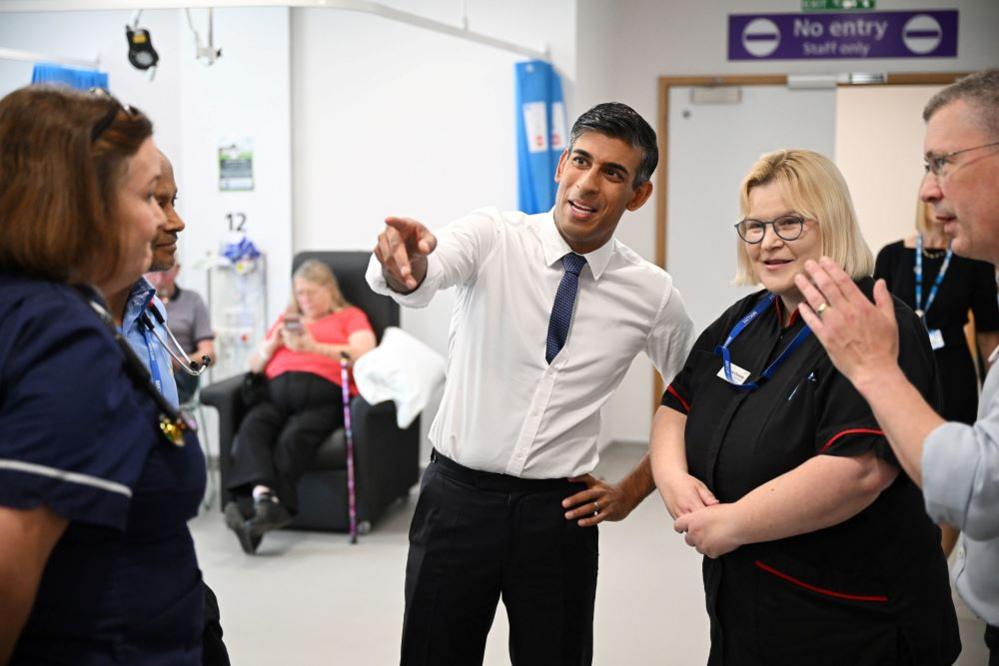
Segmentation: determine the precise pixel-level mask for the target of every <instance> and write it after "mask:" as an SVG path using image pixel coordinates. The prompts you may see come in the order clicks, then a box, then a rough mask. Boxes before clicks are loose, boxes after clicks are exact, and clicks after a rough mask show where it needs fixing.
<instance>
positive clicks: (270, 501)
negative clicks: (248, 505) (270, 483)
mask: <svg viewBox="0 0 999 666" xmlns="http://www.w3.org/2000/svg"><path fill="white" fill-rule="evenodd" d="M253 510H254V512H255V513H254V515H253V517H252V518H250V519H249V520H248V521H246V525H247V527H248V528H249V531H250V534H251V535H252V536H254V537H257V538H259V537H262V536H263V535H264V534H265V533H266V532H270V531H271V530H278V529H281V528H282V527H285V526H286V525H288V524H289V523H290V522H291V514H290V513H288V509H286V508H284V506H283V505H282V504H281V503H280V502H279V501H278V500H277V498H276V497H275V496H274V495H273V494H272V493H263V494H262V495H261V496H260V497H258V498H256V499H255V500H253Z"/></svg>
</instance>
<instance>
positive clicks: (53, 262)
mask: <svg viewBox="0 0 999 666" xmlns="http://www.w3.org/2000/svg"><path fill="white" fill-rule="evenodd" d="M109 118H110V120H109ZM101 123H105V124H106V126H105V127H104V128H103V129H102V131H101V132H100V133H96V132H95V128H96V127H98V125H100V124H101ZM152 133H153V126H152V123H151V122H150V121H149V119H148V118H146V116H144V115H143V114H142V113H141V112H139V111H136V110H135V109H130V108H127V107H123V106H122V105H121V104H120V103H119V102H118V101H117V100H115V99H114V98H113V97H111V96H109V95H94V94H87V93H83V92H80V91H76V90H72V89H70V88H66V87H56V86H27V87H24V88H20V89H19V90H15V91H14V92H12V93H10V94H9V95H7V96H6V97H4V98H3V99H2V100H0V270H4V271H8V272H14V273H20V274H24V275H31V276H35V277H41V278H45V279H49V280H56V281H59V282H70V283H77V282H93V283H100V282H102V281H104V280H106V279H107V278H109V277H111V275H113V274H114V271H115V270H116V268H117V266H118V263H119V261H120V258H121V257H120V254H121V247H120V242H121V240H120V239H121V235H122V234H121V229H119V228H118V227H117V226H116V222H115V218H114V216H113V215H112V213H113V210H114V206H115V203H116V200H117V192H118V189H119V188H120V187H121V183H122V181H123V180H124V178H125V175H126V171H127V167H128V159H129V158H130V157H132V156H133V155H134V154H135V153H136V152H137V151H138V150H139V147H140V146H141V145H142V143H143V142H144V141H145V140H146V139H148V138H149V137H150V136H152ZM95 134H96V137H95Z"/></svg>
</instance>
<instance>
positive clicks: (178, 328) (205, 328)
mask: <svg viewBox="0 0 999 666" xmlns="http://www.w3.org/2000/svg"><path fill="white" fill-rule="evenodd" d="M176 289H177V291H176V292H174V295H173V298H171V299H170V300H169V301H167V303H166V311H167V319H168V320H169V322H170V330H171V331H173V334H174V335H175V336H176V337H177V342H179V343H180V346H181V347H183V348H184V351H185V352H187V353H188V354H190V353H193V352H194V351H195V350H196V349H197V348H198V343H199V342H201V341H202V340H214V339H215V333H213V332H212V322H211V320H210V319H209V318H208V308H206V307H205V301H204V300H203V299H202V298H201V296H199V295H198V292H196V291H191V290H190V289H181V288H180V287H177V288H176Z"/></svg>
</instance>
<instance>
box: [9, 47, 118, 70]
mask: <svg viewBox="0 0 999 666" xmlns="http://www.w3.org/2000/svg"><path fill="white" fill-rule="evenodd" d="M0 60H23V61H25V62H50V63H52V64H54V65H66V66H69V67H83V68H86V69H99V68H100V64H101V62H100V60H99V59H97V58H95V59H93V60H84V59H83V58H66V57H63V56H56V55H50V54H46V53H32V52H31V51H19V50H17V49H6V48H3V47H0Z"/></svg>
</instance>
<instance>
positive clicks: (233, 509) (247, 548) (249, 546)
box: [225, 502, 260, 555]
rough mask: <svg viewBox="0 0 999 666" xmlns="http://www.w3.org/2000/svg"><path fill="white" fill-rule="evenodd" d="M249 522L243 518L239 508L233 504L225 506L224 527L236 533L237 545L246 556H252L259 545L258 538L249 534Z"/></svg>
mask: <svg viewBox="0 0 999 666" xmlns="http://www.w3.org/2000/svg"><path fill="white" fill-rule="evenodd" d="M249 522H250V521H248V520H247V519H246V518H244V517H243V512H242V511H240V510H239V506H238V505H237V504H236V503H235V502H229V503H228V504H226V505H225V524H226V527H228V528H229V529H230V530H232V531H233V532H235V533H236V538H238V539H239V545H240V546H241V547H242V548H243V552H244V553H246V554H247V555H253V554H254V553H256V552H257V547H258V546H259V545H260V537H259V536H254V535H253V534H251V533H250V527H249Z"/></svg>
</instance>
